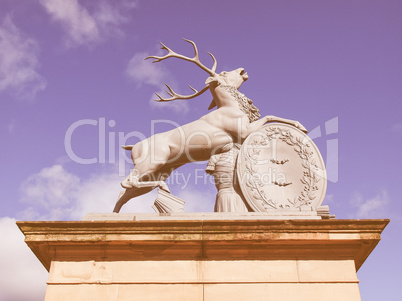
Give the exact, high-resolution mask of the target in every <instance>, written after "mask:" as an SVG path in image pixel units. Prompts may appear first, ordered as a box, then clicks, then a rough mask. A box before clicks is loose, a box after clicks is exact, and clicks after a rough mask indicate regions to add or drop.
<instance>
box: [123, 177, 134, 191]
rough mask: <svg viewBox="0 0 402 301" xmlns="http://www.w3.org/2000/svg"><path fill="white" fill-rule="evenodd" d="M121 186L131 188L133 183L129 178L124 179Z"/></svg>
mask: <svg viewBox="0 0 402 301" xmlns="http://www.w3.org/2000/svg"><path fill="white" fill-rule="evenodd" d="M120 185H121V187H123V188H126V189H130V188H133V187H134V186H133V184H132V183H131V182H130V181H129V180H127V179H126V180H124V181H123V182H121V184H120Z"/></svg>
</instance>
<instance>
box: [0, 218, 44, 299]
mask: <svg viewBox="0 0 402 301" xmlns="http://www.w3.org/2000/svg"><path fill="white" fill-rule="evenodd" d="M15 222H16V220H15V219H13V218H9V217H3V218H0V235H1V245H0V269H1V271H3V272H2V273H0V300H7V301H21V300H30V301H39V300H43V299H44V297H45V289H46V280H47V277H48V273H47V271H46V269H45V268H44V267H43V266H42V264H41V263H40V262H39V260H38V259H37V258H36V257H35V255H34V254H33V253H32V251H31V250H30V249H29V247H28V246H27V245H26V244H25V242H24V235H23V234H22V232H21V231H20V230H19V229H18V227H17V225H16V224H15Z"/></svg>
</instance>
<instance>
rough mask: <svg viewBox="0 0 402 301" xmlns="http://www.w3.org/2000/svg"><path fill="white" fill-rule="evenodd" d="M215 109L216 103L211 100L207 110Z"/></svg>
mask: <svg viewBox="0 0 402 301" xmlns="http://www.w3.org/2000/svg"><path fill="white" fill-rule="evenodd" d="M215 107H216V102H215V98H213V99H212V101H211V104H210V105H209V107H208V110H212V109H213V108H215Z"/></svg>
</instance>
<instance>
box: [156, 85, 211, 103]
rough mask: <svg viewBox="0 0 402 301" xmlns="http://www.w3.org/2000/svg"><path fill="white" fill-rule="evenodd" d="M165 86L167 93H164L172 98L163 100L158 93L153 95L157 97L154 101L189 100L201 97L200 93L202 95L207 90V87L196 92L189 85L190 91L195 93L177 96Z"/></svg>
mask: <svg viewBox="0 0 402 301" xmlns="http://www.w3.org/2000/svg"><path fill="white" fill-rule="evenodd" d="M165 85H166V87H167V88H168V89H169V91H166V93H167V94H169V95H170V96H172V97H170V98H163V97H161V96H160V95H159V94H158V93H155V94H156V96H158V97H159V99H154V100H155V101H172V100H175V99H191V98H194V97H197V96H198V95H201V94H202V93H204V92H205V91H207V90H208V86H205V87H204V88H203V89H202V90H200V91H197V90H196V89H194V88H193V87H191V86H190V85H189V87H190V88H191V90H193V91H194V92H195V93H194V94H191V95H180V94H177V93H176V92H174V91H173V89H172V88H171V87H170V86H169V85H167V84H165Z"/></svg>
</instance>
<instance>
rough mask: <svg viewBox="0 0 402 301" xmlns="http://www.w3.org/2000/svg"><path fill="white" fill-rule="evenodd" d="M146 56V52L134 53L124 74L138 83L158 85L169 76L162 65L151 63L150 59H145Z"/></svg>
mask: <svg viewBox="0 0 402 301" xmlns="http://www.w3.org/2000/svg"><path fill="white" fill-rule="evenodd" d="M148 56H149V54H148V53H147V52H139V53H136V54H134V56H133V57H132V58H131V59H130V61H129V62H128V65H127V68H126V74H127V76H128V78H130V79H131V80H133V81H134V82H135V83H137V84H138V85H141V84H147V85H152V86H156V87H160V86H161V85H163V84H164V82H165V81H166V80H167V79H168V78H169V77H170V74H169V72H168V71H167V70H166V69H165V68H164V67H163V65H161V64H153V63H152V62H151V60H145V58H146V57H148Z"/></svg>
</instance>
